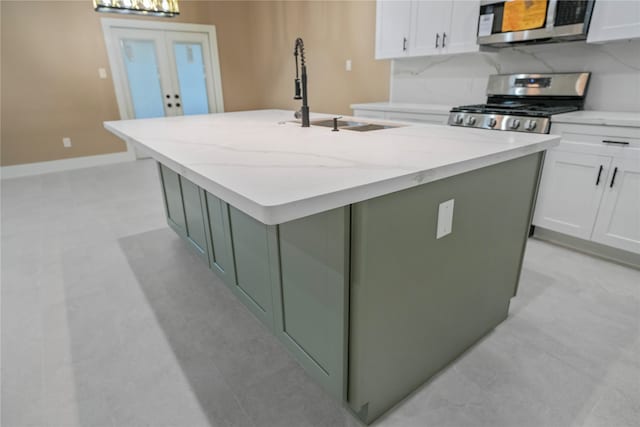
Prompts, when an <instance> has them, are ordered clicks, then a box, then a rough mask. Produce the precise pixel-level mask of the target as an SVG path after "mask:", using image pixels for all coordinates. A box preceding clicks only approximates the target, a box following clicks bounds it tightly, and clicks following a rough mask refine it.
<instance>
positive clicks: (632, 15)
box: [587, 0, 640, 43]
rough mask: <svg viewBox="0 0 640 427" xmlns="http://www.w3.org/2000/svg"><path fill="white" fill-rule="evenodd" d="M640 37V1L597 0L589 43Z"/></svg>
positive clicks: (590, 27)
mask: <svg viewBox="0 0 640 427" xmlns="http://www.w3.org/2000/svg"><path fill="white" fill-rule="evenodd" d="M639 37H640V2H639V1H637V0H607V1H602V0H598V1H596V2H595V5H594V9H593V15H592V17H591V25H590V26H589V34H588V36H587V43H602V42H606V41H610V40H624V39H635V38H639Z"/></svg>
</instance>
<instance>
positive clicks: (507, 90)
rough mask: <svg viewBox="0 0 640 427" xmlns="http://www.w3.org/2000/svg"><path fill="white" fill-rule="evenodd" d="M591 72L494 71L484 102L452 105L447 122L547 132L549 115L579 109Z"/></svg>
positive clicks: (489, 127) (519, 130) (467, 125)
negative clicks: (539, 72) (508, 72)
mask: <svg viewBox="0 0 640 427" xmlns="http://www.w3.org/2000/svg"><path fill="white" fill-rule="evenodd" d="M590 75H591V73H554V74H495V75H492V76H490V77H489V83H488V84H487V103H486V104H477V105H462V106H460V107H454V108H452V109H451V113H450V114H449V124H450V125H452V126H464V127H470V128H481V129H491V130H509V131H516V132H529V133H549V127H550V125H551V116H552V115H553V114H560V113H568V112H570V111H577V110H582V107H583V104H584V98H585V95H586V92H587V86H588V84H589V77H590Z"/></svg>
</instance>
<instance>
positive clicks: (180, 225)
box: [160, 164, 209, 260]
mask: <svg viewBox="0 0 640 427" xmlns="http://www.w3.org/2000/svg"><path fill="white" fill-rule="evenodd" d="M160 177H161V179H162V184H163V185H162V187H163V195H164V201H165V209H166V213H167V222H168V223H169V225H170V226H171V227H172V228H173V229H174V230H175V231H176V232H177V233H178V234H179V235H180V236H182V237H183V238H184V239H185V240H186V241H187V242H188V243H189V244H190V246H191V247H192V248H193V249H194V250H195V251H196V253H197V254H198V255H199V256H200V257H201V258H203V259H205V260H208V257H209V255H208V249H207V227H208V226H207V224H206V222H205V210H204V204H205V198H204V190H202V189H201V188H200V187H198V186H197V185H195V184H194V183H193V182H191V181H189V180H188V179H186V178H185V177H183V176H181V175H179V174H177V173H176V172H174V171H172V170H171V169H169V168H168V167H166V166H165V165H162V164H161V165H160Z"/></svg>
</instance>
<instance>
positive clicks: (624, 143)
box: [602, 139, 629, 145]
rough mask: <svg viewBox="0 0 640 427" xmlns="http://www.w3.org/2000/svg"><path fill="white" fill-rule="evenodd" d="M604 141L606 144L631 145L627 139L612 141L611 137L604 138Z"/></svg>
mask: <svg viewBox="0 0 640 427" xmlns="http://www.w3.org/2000/svg"><path fill="white" fill-rule="evenodd" d="M602 142H603V143H605V144H619V145H629V143H628V142H627V141H611V140H609V139H603V140H602Z"/></svg>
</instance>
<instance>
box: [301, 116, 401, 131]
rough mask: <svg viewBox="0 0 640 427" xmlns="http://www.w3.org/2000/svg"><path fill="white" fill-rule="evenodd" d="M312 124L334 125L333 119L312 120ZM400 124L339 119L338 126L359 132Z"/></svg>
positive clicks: (389, 127) (329, 126) (330, 126)
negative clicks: (380, 123)
mask: <svg viewBox="0 0 640 427" xmlns="http://www.w3.org/2000/svg"><path fill="white" fill-rule="evenodd" d="M311 125H312V126H324V127H328V128H332V127H333V119H329V120H317V121H314V122H311ZM396 127H398V126H393V125H378V124H374V123H366V122H355V121H351V120H338V128H339V129H344V130H355V131H358V132H368V131H372V130H381V129H391V128H396Z"/></svg>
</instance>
